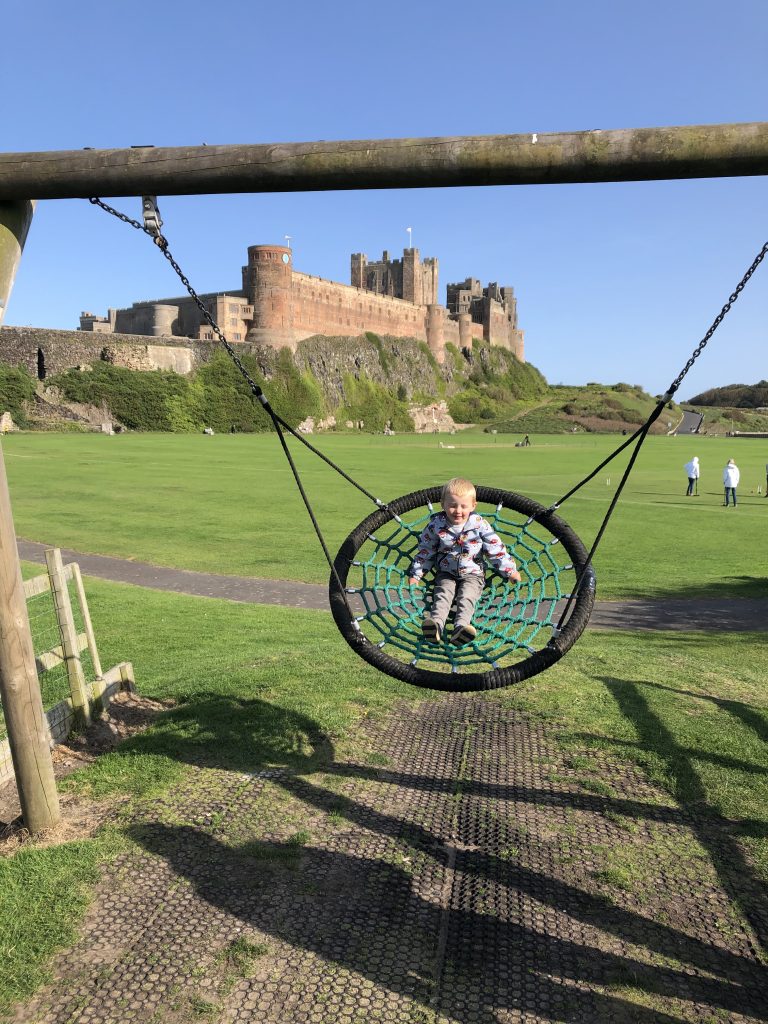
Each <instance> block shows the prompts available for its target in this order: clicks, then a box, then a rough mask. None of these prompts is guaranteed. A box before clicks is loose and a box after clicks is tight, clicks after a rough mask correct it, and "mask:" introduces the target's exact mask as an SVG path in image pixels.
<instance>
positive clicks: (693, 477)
mask: <svg viewBox="0 0 768 1024" xmlns="http://www.w3.org/2000/svg"><path fill="white" fill-rule="evenodd" d="M685 475H686V476H687V477H688V490H687V491H686V492H685V493H686V495H687V497H690V496H691V495H692V494H693V487H694V484H695V483H696V481H697V480H698V479H699V457H698V455H694V456H693V458H692V459H691V461H690V462H686V464H685ZM697 490H698V488H697Z"/></svg>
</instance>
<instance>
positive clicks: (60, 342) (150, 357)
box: [0, 327, 213, 379]
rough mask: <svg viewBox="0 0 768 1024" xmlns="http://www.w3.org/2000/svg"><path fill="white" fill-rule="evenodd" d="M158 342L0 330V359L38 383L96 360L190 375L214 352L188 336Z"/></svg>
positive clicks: (39, 329)
mask: <svg viewBox="0 0 768 1024" xmlns="http://www.w3.org/2000/svg"><path fill="white" fill-rule="evenodd" d="M159 340H160V339H155V338H139V337H137V336H136V335H130V334H126V335H119V334H99V333H92V332H90V331H54V330H49V329H47V328H44V327H0V359H1V360H2V361H3V362H4V363H9V364H11V365H12V366H24V367H26V369H27V370H28V371H29V373H30V374H32V376H33V377H37V378H39V379H44V377H49V376H51V375H53V374H55V373H63V372H64V371H65V370H71V369H72V368H73V367H75V366H86V365H88V364H90V363H95V362H98V361H100V360H106V361H107V362H110V363H114V364H115V365H116V366H125V367H127V368H128V369H134V370H174V371H175V372H176V373H190V372H191V371H192V370H193V369H194V368H195V366H196V365H197V364H198V363H199V362H201V361H203V360H205V359H208V358H210V353H211V351H212V349H213V346H212V345H211V344H210V343H207V342H199V341H190V340H189V339H187V338H184V339H180V338H163V339H162V344H160V345H158V344H157V343H156V342H157V341H159ZM142 342H143V344H142ZM43 375H44V376H43Z"/></svg>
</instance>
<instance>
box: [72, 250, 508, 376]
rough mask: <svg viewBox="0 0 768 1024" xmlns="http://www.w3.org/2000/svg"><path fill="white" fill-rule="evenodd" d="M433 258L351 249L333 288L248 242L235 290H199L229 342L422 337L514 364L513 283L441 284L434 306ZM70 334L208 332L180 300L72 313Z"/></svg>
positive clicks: (438, 349)
mask: <svg viewBox="0 0 768 1024" xmlns="http://www.w3.org/2000/svg"><path fill="white" fill-rule="evenodd" d="M437 273H438V261H437V260H436V259H433V258H428V259H425V260H423V261H422V260H421V259H420V257H419V250H418V249H413V248H409V249H404V250H403V256H402V259H390V258H389V254H388V253H387V252H384V254H383V256H382V258H381V260H378V261H376V262H369V260H368V257H367V256H365V255H364V254H363V253H353V255H352V260H351V284H349V285H344V284H339V283H338V282H336V281H328V280H326V279H324V278H322V277H314V276H313V275H311V274H304V273H301V272H299V271H296V270H294V269H293V253H292V251H291V249H289V248H287V247H285V246H280V245H252V246H250V247H249V249H248V264H247V266H245V267H243V268H242V286H241V287H240V288H239V289H235V290H232V291H230V292H219V293H211V294H201V295H200V298H201V299H202V301H203V302H204V303H205V305H206V306H207V308H208V309H209V311H210V313H211V315H212V316H213V318H214V320H215V321H216V323H217V324H218V325H219V327H220V328H221V330H222V331H223V332H224V334H225V335H226V337H227V339H228V340H229V341H231V342H233V343H237V342H251V343H260V344H268V345H272V346H274V347H284V346H288V347H290V348H292V349H293V348H295V347H296V345H297V343H298V342H299V341H301V340H302V339H303V338H308V337H311V336H312V335H313V334H324V335H330V336H339V335H341V336H345V335H357V334H362V333H363V332H365V331H373V332H375V333H376V334H384V335H393V336H395V337H407V338H416V339H418V340H420V341H425V342H427V344H428V345H429V348H430V350H431V351H432V353H433V355H434V356H435V358H436V359H437V360H438V361H439V362H443V360H444V358H445V345H446V343H448V342H450V343H452V344H453V345H455V346H456V347H457V348H460V349H465V348H471V346H472V341H473V339H479V340H481V341H485V342H487V343H488V344H491V345H499V346H501V347H503V348H506V349H508V350H509V351H511V352H513V353H514V354H515V355H516V356H517V358H518V359H520V360H521V361H524V358H525V356H524V349H523V332H522V331H521V330H520V329H519V328H518V325H517V302H516V299H515V297H514V292H513V289H512V288H510V287H506V286H505V287H499V286H498V285H497V284H495V283H494V284H489V285H488V287H487V288H483V287H482V286H481V284H480V282H479V281H478V280H477V279H475V278H468V279H467V280H466V281H464V282H462V283H461V284H449V285H448V300H447V304H446V305H445V306H443V305H441V304H440V303H439V302H438V291H437ZM80 330H81V331H89V332H96V333H99V334H122V335H143V336H145V337H147V336H148V337H151V338H169V337H171V338H173V337H176V338H190V339H197V340H200V341H213V340H214V334H213V331H212V330H211V328H210V326H209V325H208V324H207V322H206V321H205V319H204V318H203V316H202V314H201V313H200V310H199V309H198V307H197V305H196V304H195V303H194V301H193V300H192V299H191V298H189V297H188V296H182V297H179V298H169V299H157V300H153V301H148V302H135V303H134V304H133V305H132V306H130V307H129V308H128V309H110V310H109V313H108V315H107V316H98V315H94V314H93V313H82V314H81V316H80Z"/></svg>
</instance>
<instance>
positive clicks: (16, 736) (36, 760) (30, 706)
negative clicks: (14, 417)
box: [0, 445, 61, 835]
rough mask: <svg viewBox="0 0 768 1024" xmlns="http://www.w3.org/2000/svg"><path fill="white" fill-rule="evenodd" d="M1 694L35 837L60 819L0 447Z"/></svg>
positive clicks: (24, 803) (19, 782)
mask: <svg viewBox="0 0 768 1024" xmlns="http://www.w3.org/2000/svg"><path fill="white" fill-rule="evenodd" d="M0 698H1V699H2V703H3V714H4V715H5V724H6V727H7V729H8V743H9V746H10V748H11V757H12V758H13V767H14V771H15V774H16V786H17V788H18V791H19V802H20V803H21V813H22V816H23V818H24V824H25V825H26V827H27V828H28V829H29V831H30V832H31V833H32V834H33V835H34V834H35V833H36V832H40V831H42V830H43V829H46V828H51V827H52V826H53V825H55V824H56V822H57V821H59V819H60V818H61V810H60V808H59V795H58V793H57V791H56V779H55V777H54V774H53V761H52V760H51V748H50V743H49V732H48V723H47V721H46V718H45V714H44V712H43V699H42V697H41V695H40V682H39V680H38V678H37V669H36V668H35V650H34V647H33V644H32V634H31V633H30V629H29V614H28V612H27V602H26V598H25V597H24V584H23V582H22V579H21V566H20V565H19V552H18V548H17V546H16V534H15V532H14V528H13V514H12V511H11V499H10V495H9V493H8V479H7V477H6V475H5V462H4V460H3V456H2V446H1V445H0Z"/></svg>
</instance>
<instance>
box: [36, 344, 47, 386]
mask: <svg viewBox="0 0 768 1024" xmlns="http://www.w3.org/2000/svg"><path fill="white" fill-rule="evenodd" d="M45 373H46V370H45V353H44V352H43V350H42V349H41V348H39V349H38V350H37V379H38V380H45Z"/></svg>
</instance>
